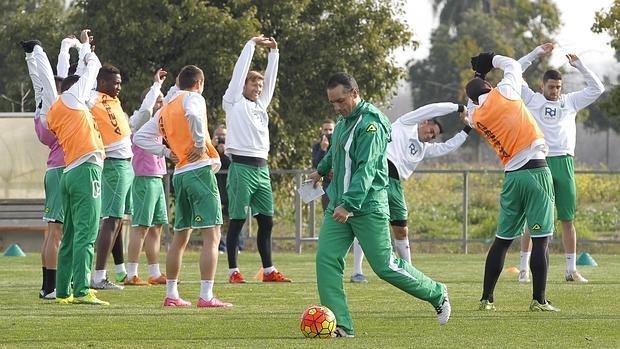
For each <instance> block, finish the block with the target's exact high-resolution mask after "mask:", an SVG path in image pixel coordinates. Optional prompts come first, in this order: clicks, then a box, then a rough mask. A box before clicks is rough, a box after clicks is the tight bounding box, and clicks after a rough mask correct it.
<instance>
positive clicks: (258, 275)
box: [254, 268, 263, 281]
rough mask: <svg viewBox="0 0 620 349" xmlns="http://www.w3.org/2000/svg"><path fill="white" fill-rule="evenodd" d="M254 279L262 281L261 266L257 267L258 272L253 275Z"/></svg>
mask: <svg viewBox="0 0 620 349" xmlns="http://www.w3.org/2000/svg"><path fill="white" fill-rule="evenodd" d="M254 280H256V281H263V268H260V269H258V273H256V275H254Z"/></svg>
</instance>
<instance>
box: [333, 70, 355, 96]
mask: <svg viewBox="0 0 620 349" xmlns="http://www.w3.org/2000/svg"><path fill="white" fill-rule="evenodd" d="M338 85H342V86H343V87H344V89H345V90H347V91H351V90H359V88H358V86H357V81H355V78H354V77H352V76H351V75H349V74H347V73H343V72H340V73H336V74H334V75H332V76H331V77H330V78H329V80H327V88H328V89H332V88H334V87H336V86H338Z"/></svg>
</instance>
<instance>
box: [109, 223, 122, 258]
mask: <svg viewBox="0 0 620 349" xmlns="http://www.w3.org/2000/svg"><path fill="white" fill-rule="evenodd" d="M121 229H123V226H122V225H121ZM119 230H120V229H119ZM112 257H113V258H114V265H119V264H123V263H125V258H124V257H123V234H121V232H120V231H119V232H118V233H117V234H116V240H114V246H112Z"/></svg>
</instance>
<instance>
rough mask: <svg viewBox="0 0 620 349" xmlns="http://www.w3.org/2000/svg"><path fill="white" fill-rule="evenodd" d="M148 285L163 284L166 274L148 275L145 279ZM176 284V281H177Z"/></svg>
mask: <svg viewBox="0 0 620 349" xmlns="http://www.w3.org/2000/svg"><path fill="white" fill-rule="evenodd" d="M147 282H148V283H149V284H150V285H165V284H166V274H161V275H159V276H158V277H156V278H154V277H150V276H149V279H148V281H147ZM177 285H178V282H177Z"/></svg>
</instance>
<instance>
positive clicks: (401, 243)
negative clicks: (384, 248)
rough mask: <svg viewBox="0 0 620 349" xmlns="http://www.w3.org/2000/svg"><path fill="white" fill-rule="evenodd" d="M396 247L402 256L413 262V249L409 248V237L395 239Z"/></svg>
mask: <svg viewBox="0 0 620 349" xmlns="http://www.w3.org/2000/svg"><path fill="white" fill-rule="evenodd" d="M394 248H396V252H398V255H399V256H400V258H402V259H404V260H406V261H407V263H409V264H411V250H410V249H409V239H405V240H397V239H394Z"/></svg>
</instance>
